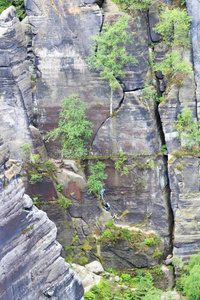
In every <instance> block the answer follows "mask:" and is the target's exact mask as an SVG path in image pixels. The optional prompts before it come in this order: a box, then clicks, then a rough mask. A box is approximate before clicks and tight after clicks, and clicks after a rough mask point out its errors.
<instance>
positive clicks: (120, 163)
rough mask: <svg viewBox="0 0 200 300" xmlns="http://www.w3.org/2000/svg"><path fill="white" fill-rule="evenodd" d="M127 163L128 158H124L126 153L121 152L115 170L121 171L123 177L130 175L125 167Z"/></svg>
mask: <svg viewBox="0 0 200 300" xmlns="http://www.w3.org/2000/svg"><path fill="white" fill-rule="evenodd" d="M125 161H126V157H124V153H122V152H120V154H119V158H118V160H117V161H116V162H115V169H116V170H120V171H121V176H123V175H128V173H129V170H128V168H127V167H126V166H124V162H125Z"/></svg>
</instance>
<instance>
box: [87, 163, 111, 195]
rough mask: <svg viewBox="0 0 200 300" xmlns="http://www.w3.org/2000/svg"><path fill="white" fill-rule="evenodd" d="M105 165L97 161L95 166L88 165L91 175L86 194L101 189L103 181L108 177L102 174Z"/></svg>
mask: <svg viewBox="0 0 200 300" xmlns="http://www.w3.org/2000/svg"><path fill="white" fill-rule="evenodd" d="M105 167H106V166H105V165H104V164H103V163H102V162H100V161H98V162H97V163H96V164H91V165H90V170H91V175H90V176H89V177H88V183H89V189H88V193H89V194H90V193H92V192H96V193H99V191H100V190H101V189H102V188H103V180H104V179H106V178H107V177H108V175H107V174H106V173H105V172H104V169H105Z"/></svg>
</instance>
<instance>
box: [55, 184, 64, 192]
mask: <svg viewBox="0 0 200 300" xmlns="http://www.w3.org/2000/svg"><path fill="white" fill-rule="evenodd" d="M56 189H57V191H59V192H62V190H63V185H62V184H61V183H60V184H57V186H56Z"/></svg>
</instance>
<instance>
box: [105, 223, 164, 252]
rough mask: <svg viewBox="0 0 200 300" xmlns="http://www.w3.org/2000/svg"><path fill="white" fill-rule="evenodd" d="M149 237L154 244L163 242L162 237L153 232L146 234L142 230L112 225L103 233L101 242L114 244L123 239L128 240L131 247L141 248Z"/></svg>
mask: <svg viewBox="0 0 200 300" xmlns="http://www.w3.org/2000/svg"><path fill="white" fill-rule="evenodd" d="M148 239H149V240H150V241H151V242H152V245H158V244H160V242H161V239H160V238H159V237H157V236H156V235H155V234H153V233H151V234H145V233H142V232H141V231H134V230H128V229H126V228H121V227H112V228H111V229H107V230H105V231H104V232H103V233H102V235H101V237H100V239H99V243H100V244H102V243H108V244H110V243H111V244H112V245H113V244H115V243H119V242H121V241H128V242H129V247H131V248H136V249H137V248H140V246H141V245H142V244H145V240H148ZM147 248H148V247H147ZM146 250H148V249H146Z"/></svg>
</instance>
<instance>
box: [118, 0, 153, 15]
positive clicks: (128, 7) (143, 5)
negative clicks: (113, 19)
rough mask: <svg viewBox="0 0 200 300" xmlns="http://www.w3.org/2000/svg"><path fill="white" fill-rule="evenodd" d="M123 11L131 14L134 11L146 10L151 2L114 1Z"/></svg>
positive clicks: (144, 0)
mask: <svg viewBox="0 0 200 300" xmlns="http://www.w3.org/2000/svg"><path fill="white" fill-rule="evenodd" d="M114 2H115V3H116V4H119V5H120V7H121V9H122V10H123V11H126V12H129V13H132V12H133V11H134V10H147V9H148V8H149V5H150V4H151V2H152V0H114Z"/></svg>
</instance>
